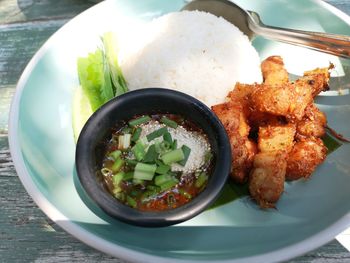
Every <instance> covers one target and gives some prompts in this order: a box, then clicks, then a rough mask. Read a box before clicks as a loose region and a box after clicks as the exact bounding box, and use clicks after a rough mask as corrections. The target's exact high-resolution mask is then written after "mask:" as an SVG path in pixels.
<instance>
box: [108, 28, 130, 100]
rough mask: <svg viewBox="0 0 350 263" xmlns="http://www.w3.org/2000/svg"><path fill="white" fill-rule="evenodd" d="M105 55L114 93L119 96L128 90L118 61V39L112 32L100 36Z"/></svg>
mask: <svg viewBox="0 0 350 263" xmlns="http://www.w3.org/2000/svg"><path fill="white" fill-rule="evenodd" d="M102 42H103V46H104V51H105V57H106V60H107V62H108V68H109V71H110V78H111V79H112V83H113V88H114V95H115V96H119V95H121V94H123V93H125V92H127V91H128V88H127V85H126V81H125V79H124V76H123V74H122V70H121V68H120V66H119V63H118V52H117V51H118V49H119V45H118V40H117V36H116V34H114V33H113V32H108V33H105V34H104V35H103V37H102Z"/></svg>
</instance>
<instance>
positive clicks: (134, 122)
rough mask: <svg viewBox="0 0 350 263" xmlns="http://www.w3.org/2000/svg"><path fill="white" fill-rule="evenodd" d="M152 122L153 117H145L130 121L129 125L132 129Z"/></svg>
mask: <svg viewBox="0 0 350 263" xmlns="http://www.w3.org/2000/svg"><path fill="white" fill-rule="evenodd" d="M150 120H151V117H150V116H148V115H145V116H142V117H140V118H137V119H134V120H131V121H129V125H130V126H131V127H135V126H137V125H141V124H143V123H146V122H149V121H150Z"/></svg>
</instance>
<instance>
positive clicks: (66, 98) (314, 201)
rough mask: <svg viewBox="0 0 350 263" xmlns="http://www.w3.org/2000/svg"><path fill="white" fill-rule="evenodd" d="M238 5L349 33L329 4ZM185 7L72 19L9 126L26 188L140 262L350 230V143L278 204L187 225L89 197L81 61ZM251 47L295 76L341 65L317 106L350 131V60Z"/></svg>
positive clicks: (247, 255) (29, 81) (261, 255)
mask: <svg viewBox="0 0 350 263" xmlns="http://www.w3.org/2000/svg"><path fill="white" fill-rule="evenodd" d="M236 2H237V3H238V4H240V5H242V6H243V7H245V8H247V9H250V10H253V11H256V12H258V13H259V14H261V17H262V19H263V21H264V22H265V23H266V24H269V25H275V26H282V27H291V28H296V29H305V30H316V31H325V32H332V33H339V34H345V35H350V26H349V21H350V18H349V17H347V16H346V15H345V14H343V13H341V12H340V11H338V10H336V9H335V8H332V7H331V6H329V5H327V4H325V3H323V2H321V1H316V0H305V1H285V0H274V1H271V0H260V1H246V0H239V1H236ZM184 3H185V2H184V1H182V0H181V1H180V0H172V1H164V0H143V1H130V0H114V1H112V0H110V1H106V2H103V3H101V4H98V5H96V6H95V7H93V8H91V9H89V10H87V11H85V12H84V13H82V14H81V15H79V16H78V17H76V18H75V19H73V20H72V21H70V22H69V23H67V24H66V25H65V26H64V27H62V28H61V29H60V30H59V31H58V32H57V33H55V34H54V35H53V36H52V37H51V38H50V39H49V40H48V41H47V42H46V43H45V44H44V46H43V47H42V48H41V49H40V50H39V51H38V53H37V54H36V55H35V56H34V57H33V59H32V60H31V61H30V63H29V64H28V66H27V67H26V69H25V71H24V72H23V75H22V76H21V78H20V80H19V83H18V87H17V89H16V94H15V96H14V99H13V102H12V106H11V112H10V122H9V141H10V149H11V154H12V157H13V161H14V164H15V167H16V170H17V172H18V175H19V177H20V179H21V181H22V183H23V185H24V186H25V188H26V190H27V191H28V193H29V194H30V195H31V196H32V198H33V199H34V201H35V202H36V203H37V204H38V206H39V207H40V208H41V209H42V210H43V211H44V212H45V213H46V214H47V215H48V216H49V217H50V218H51V219H52V220H53V221H54V222H56V223H57V224H58V225H60V226H61V227H62V228H63V229H65V230H66V231H67V232H69V233H70V234H72V235H73V236H75V237H76V238H78V239H80V240H81V241H83V242H85V243H86V244H88V245H90V246H92V247H94V248H96V249H99V250H101V251H103V252H106V253H108V254H111V255H114V256H116V257H119V258H123V259H127V260H133V261H142V262H174V261H178V260H185V261H197V262H198V261H203V260H206V261H227V260H228V261H231V262H247V261H250V262H266V261H281V260H286V259H289V258H292V257H295V256H298V255H300V254H302V253H305V252H307V251H310V250H312V249H315V248H316V247H318V246H321V245H323V244H325V243H326V242H328V241H330V240H332V239H333V238H334V237H335V236H336V235H337V234H339V233H340V232H341V231H343V230H345V229H346V228H347V227H349V226H350V213H349V212H350V202H349V200H350V191H349V185H350V162H349V160H348V158H349V156H350V145H348V144H343V145H342V146H341V147H340V148H338V149H337V150H336V151H334V152H332V153H331V154H329V155H328V157H327V160H326V162H325V163H324V164H322V165H321V166H320V167H319V168H318V169H317V171H316V172H315V173H314V175H313V177H312V179H311V180H307V181H296V182H292V183H287V184H286V189H285V193H284V194H283V196H282V198H281V200H280V201H279V203H278V207H277V209H274V210H268V211H263V210H260V209H259V208H258V207H257V206H256V205H255V204H254V203H253V202H252V201H251V200H250V199H249V197H242V198H239V199H236V200H234V201H232V202H229V203H227V204H225V205H223V206H220V207H217V208H215V209H211V210H208V211H205V212H204V213H202V214H200V215H199V216H197V217H195V218H193V219H192V220H190V221H187V222H184V223H182V224H179V225H176V226H172V227H166V228H159V229H147V228H141V227H133V226H130V225H126V224H124V223H121V222H119V221H117V220H114V219H112V218H110V217H109V216H108V215H106V214H105V213H104V212H102V211H101V210H100V209H99V208H98V207H97V206H96V205H94V203H93V202H91V200H90V199H89V198H88V197H87V196H86V195H85V193H84V191H83V190H82V188H81V186H80V183H79V181H78V179H77V176H76V173H75V166H74V154H75V143H74V138H73V132H72V125H71V123H72V120H71V116H72V112H71V109H72V107H71V106H72V98H73V92H74V89H75V88H76V87H77V86H78V79H77V74H76V59H77V57H79V56H85V55H86V54H87V52H89V51H92V50H94V49H95V48H96V46H98V44H99V41H100V38H99V36H100V35H101V34H102V33H103V32H106V31H110V30H115V31H118V32H119V33H120V34H122V33H123V32H127V31H128V30H130V27H129V26H130V25H132V24H137V23H144V22H146V21H149V20H151V19H152V18H154V17H157V16H160V15H162V14H165V13H168V12H171V11H177V10H180V9H181V7H182V6H183V5H184ZM276 10H278V12H276ZM271 14H273V15H271ZM253 44H254V46H255V47H256V49H257V50H258V52H259V54H260V56H261V58H262V59H264V58H265V57H267V56H269V55H272V54H279V55H282V56H283V57H284V59H285V62H286V67H287V69H288V70H289V71H290V72H291V73H292V74H294V75H299V74H301V73H302V71H303V70H307V69H312V68H314V67H317V66H324V65H328V63H329V61H332V62H333V63H334V64H335V65H336V71H335V73H334V75H333V78H332V80H331V87H332V90H331V91H330V92H327V93H325V94H323V95H322V96H319V97H318V98H317V103H318V105H319V106H320V107H321V109H322V110H323V111H325V112H326V114H327V116H328V120H329V125H330V126H331V127H334V128H336V130H337V131H338V132H339V133H341V134H343V135H345V136H347V137H350V126H349V125H348V116H349V115H350V103H349V102H350V95H349V89H348V88H349V86H347V83H350V82H349V75H350V71H349V62H348V61H347V60H339V59H338V58H335V57H332V56H329V55H325V54H320V53H317V52H315V51H310V50H306V49H302V48H298V47H293V46H290V45H286V44H278V43H276V42H272V41H268V40H265V39H263V38H260V37H258V38H256V39H255V40H254V42H253Z"/></svg>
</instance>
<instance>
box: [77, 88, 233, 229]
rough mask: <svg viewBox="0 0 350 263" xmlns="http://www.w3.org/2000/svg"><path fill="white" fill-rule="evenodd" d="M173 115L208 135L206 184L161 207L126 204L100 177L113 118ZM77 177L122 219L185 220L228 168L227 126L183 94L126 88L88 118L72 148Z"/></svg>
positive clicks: (215, 191) (216, 190)
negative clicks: (176, 204)
mask: <svg viewBox="0 0 350 263" xmlns="http://www.w3.org/2000/svg"><path fill="white" fill-rule="evenodd" d="M167 113H169V114H177V115H180V116H182V117H184V118H187V119H189V120H190V121H192V122H193V123H194V124H196V125H197V126H198V127H199V128H201V129H202V130H203V132H204V133H205V134H206V135H207V138H208V141H209V143H210V146H211V151H212V153H213V157H214V159H213V160H214V166H213V168H212V173H211V174H210V175H209V180H208V183H207V186H206V188H205V189H204V190H203V191H202V192H201V193H199V195H198V196H196V197H194V198H193V199H192V200H190V201H189V202H188V203H186V204H184V205H182V206H180V207H177V208H174V209H169V210H165V211H159V212H144V211H140V210H137V209H135V208H132V207H129V206H127V205H125V204H123V203H121V202H120V201H118V200H117V199H116V198H115V197H113V196H112V194H110V193H109V192H108V191H107V190H106V189H105V187H104V186H103V179H102V178H99V175H98V172H97V171H98V170H99V169H101V165H102V160H103V154H104V149H103V142H105V141H106V140H107V139H108V138H109V137H110V136H111V134H112V128H116V127H118V123H119V124H121V123H122V122H124V123H125V122H127V121H129V120H131V119H133V118H134V117H135V116H139V115H151V114H167ZM75 162H76V169H77V174H78V177H79V180H80V182H81V184H82V186H83V188H84V189H85V191H86V193H87V194H88V196H90V198H91V199H92V200H93V201H94V202H95V203H96V204H97V205H98V206H99V207H101V208H102V209H103V210H104V211H105V212H106V213H107V214H108V215H110V216H112V217H114V218H116V219H118V220H121V221H123V222H126V223H129V224H133V225H137V226H145V227H161V226H169V225H173V224H177V223H180V222H183V221H185V220H188V219H190V218H192V217H194V216H196V215H198V214H199V213H201V212H202V211H204V210H205V209H206V208H207V207H208V206H210V205H211V204H212V203H213V202H214V201H215V199H216V198H217V197H218V195H219V194H220V191H221V190H222V188H223V187H224V185H225V183H226V181H227V178H228V174H229V172H230V168H231V148H230V143H229V139H228V136H227V134H226V131H225V129H224V127H223V125H222V124H221V122H220V121H219V119H218V118H217V117H216V115H215V114H214V113H213V112H212V111H211V110H210V109H209V108H208V107H207V106H206V105H204V104H203V103H202V102H200V101H199V100H197V99H195V98H193V97H191V96H189V95H186V94H184V93H181V92H178V91H174V90H169V89H163V88H147V89H140V90H136V91H130V92H127V93H126V94H123V95H121V96H119V97H117V98H114V99H112V100H111V101H109V102H107V103H106V104H104V105H103V106H102V107H101V108H100V109H98V110H97V111H96V112H95V113H94V114H93V115H92V116H91V117H90V118H89V120H88V121H87V123H86V124H85V126H84V128H83V129H82V131H81V133H80V136H79V139H78V142H77V148H76V156H75Z"/></svg>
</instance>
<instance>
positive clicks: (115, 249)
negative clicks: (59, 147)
mask: <svg viewBox="0 0 350 263" xmlns="http://www.w3.org/2000/svg"><path fill="white" fill-rule="evenodd" d="M311 1H312V2H313V3H314V4H315V5H318V6H319V7H321V8H325V9H326V10H328V11H330V12H331V13H332V14H334V15H335V16H337V17H339V18H340V19H341V20H342V21H344V22H345V23H347V24H348V25H349V26H350V16H348V15H347V14H346V13H344V12H343V11H341V10H339V9H337V8H336V7H334V6H332V5H330V4H329V3H326V2H323V1H322V0H311ZM110 2H112V0H107V1H104V2H101V3H99V4H96V5H94V6H92V7H90V8H88V9H87V10H85V11H84V12H82V13H80V14H78V15H77V16H75V17H74V18H72V19H71V20H70V21H68V22H67V23H65V24H64V25H63V26H62V27H60V28H59V29H58V30H57V31H56V32H55V33H53V34H52V35H51V36H50V37H49V38H48V40H47V41H46V42H45V43H44V44H43V45H42V46H41V47H40V48H39V50H38V51H37V52H36V53H35V54H34V56H33V57H32V58H31V60H30V61H29V63H28V64H27V66H26V67H25V69H24V71H23V72H22V74H21V76H20V78H19V80H18V82H17V85H16V90H15V94H14V96H13V98H12V101H11V106H10V113H9V121H8V141H9V148H10V154H11V157H12V160H13V163H14V167H15V169H16V172H17V175H18V177H19V179H20V181H21V183H22V185H23V186H24V188H25V189H26V191H27V193H28V194H29V195H30V196H31V198H32V199H33V200H34V202H35V203H36V205H37V206H38V207H39V208H40V209H41V210H42V211H43V212H44V213H45V215H46V216H47V217H49V218H50V219H51V220H53V221H54V222H55V223H56V224H57V225H59V226H60V227H61V228H62V229H64V230H65V231H66V232H67V233H69V234H70V235H72V236H73V237H74V238H76V239H78V240H80V241H81V242H82V243H84V244H86V245H88V246H90V247H92V248H95V249H97V250H99V251H101V252H104V253H106V254H109V255H111V256H114V257H118V258H121V259H124V260H133V261H137V262H141V259H142V262H179V261H182V262H198V260H187V259H181V258H174V257H171V258H170V257H161V256H157V255H153V254H147V253H143V252H139V251H135V250H132V249H129V248H126V247H123V246H120V245H118V244H115V243H112V242H109V241H107V240H105V239H103V238H101V237H99V236H97V235H95V234H93V233H91V232H89V231H87V230H86V229H84V228H83V227H81V226H79V225H78V224H76V223H74V222H72V221H71V220H70V219H69V218H68V217H66V216H65V215H64V214H62V213H61V212H60V211H59V209H57V208H56V207H55V206H54V205H53V204H52V203H51V202H50V201H49V200H47V199H46V197H45V196H44V195H43V194H42V193H41V191H40V190H39V188H38V187H37V186H36V185H35V183H34V181H33V180H31V176H30V174H29V172H28V170H27V167H26V165H25V164H24V160H23V156H22V153H21V148H20V143H18V140H17V137H18V117H19V109H20V107H19V105H20V103H19V102H20V99H21V95H22V92H23V90H24V87H25V85H26V83H27V80H28V78H29V77H30V75H31V73H32V71H33V69H34V68H35V66H36V65H37V63H38V62H39V61H40V60H41V58H42V57H43V56H44V55H45V54H46V52H47V51H48V50H49V48H50V47H51V46H52V45H53V44H54V40H55V38H57V36H59V35H60V33H61V32H62V31H66V30H69V28H70V27H72V26H73V25H74V24H75V23H76V21H77V18H80V17H83V16H87V15H88V14H89V13H93V12H94V11H96V10H97V9H98V8H106V7H108V5H109V3H110ZM104 6H106V7H104ZM348 227H350V211H349V212H348V213H347V214H346V215H344V216H343V217H341V218H340V219H339V220H337V221H336V222H334V223H333V224H332V225H330V226H329V227H328V228H326V229H324V230H322V231H320V232H318V233H316V234H314V235H312V236H310V237H309V238H307V239H304V240H303V241H301V242H299V243H296V244H293V245H289V246H286V247H283V248H281V249H277V250H274V251H272V252H268V253H263V254H259V255H255V256H248V257H243V258H236V259H224V260H215V261H216V262H235V263H241V262H242V263H243V262H247V261H249V262H253V263H254V262H257V263H258V262H262V261H266V260H267V261H269V262H275V261H284V260H288V259H291V258H295V257H297V256H300V255H302V254H304V253H307V252H309V251H311V250H314V249H316V248H318V247H320V246H322V245H324V244H326V243H327V242H329V241H331V240H332V239H335V238H336V235H338V234H339V233H341V232H342V231H344V230H345V229H346V228H348ZM96 241H97V242H96Z"/></svg>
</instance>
